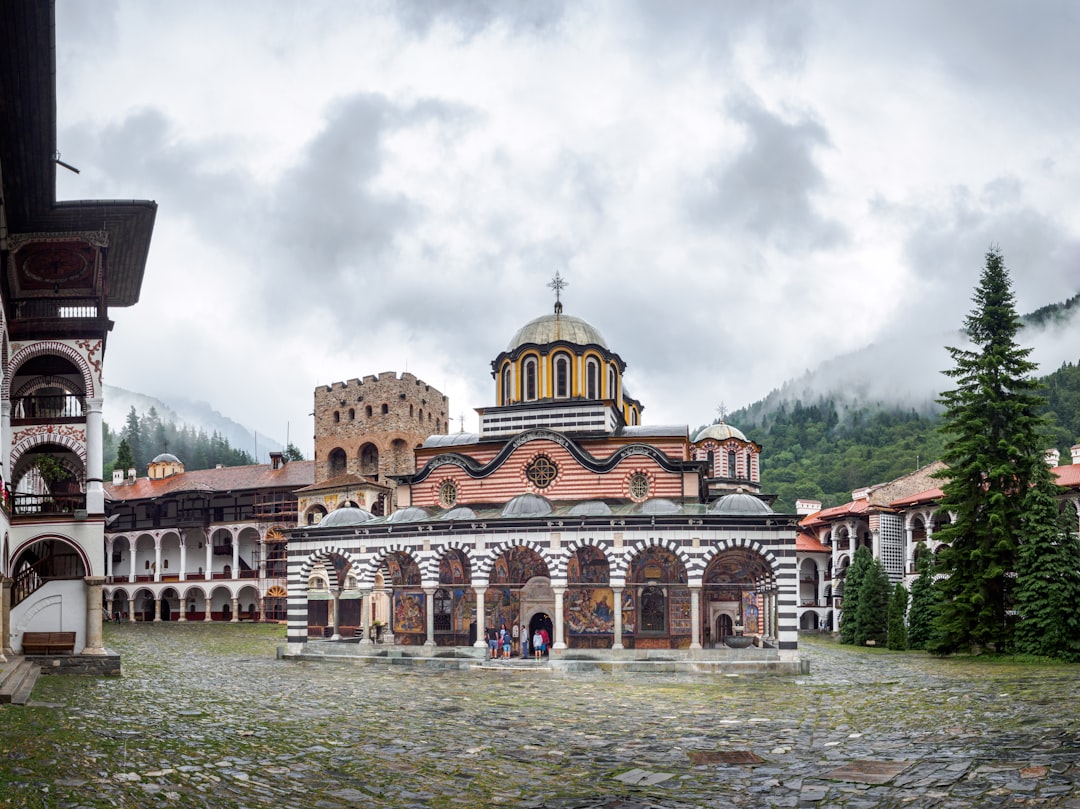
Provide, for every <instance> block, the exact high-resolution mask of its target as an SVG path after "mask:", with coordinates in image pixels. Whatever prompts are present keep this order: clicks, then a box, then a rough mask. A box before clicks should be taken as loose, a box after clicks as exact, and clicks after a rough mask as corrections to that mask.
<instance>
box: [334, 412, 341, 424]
mask: <svg viewBox="0 0 1080 809" xmlns="http://www.w3.org/2000/svg"><path fill="white" fill-rule="evenodd" d="M340 421H341V414H340V413H339V412H337V411H336V410H335V411H334V424H338V423H339V422H340Z"/></svg>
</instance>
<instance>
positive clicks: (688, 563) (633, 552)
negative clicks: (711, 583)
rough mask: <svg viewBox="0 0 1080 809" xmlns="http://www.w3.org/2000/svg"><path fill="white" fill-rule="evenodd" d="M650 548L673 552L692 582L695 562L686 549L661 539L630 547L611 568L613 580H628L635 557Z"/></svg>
mask: <svg viewBox="0 0 1080 809" xmlns="http://www.w3.org/2000/svg"><path fill="white" fill-rule="evenodd" d="M649 548H663V549H664V550H668V551H671V552H672V553H673V554H675V556H676V557H678V559H679V561H680V562H682V563H683V567H684V568H686V581H687V582H688V583H689V581H690V573H691V571H692V570H693V569H694V561H693V559H692V557H691V556H690V554H689V553H687V552H686V549H685V548H683V547H682V546H681V545H679V543H678V542H676V541H675V540H673V539H661V538H660V537H649V538H648V539H642V540H639V541H637V542H635V543H634V544H633V545H630V546H629V547H628V548H627V549H626V550H625V551H624V552H623V555H622V556H621V557H619V558H618V559H616V560H615V565H613V566H612V568H611V578H612V579H615V578H619V579H624V580H625V579H626V577H627V574H629V572H630V563H631V562H632V561H633V560H634V557H635V556H638V555H640V554H642V553H644V552H645V551H646V550H647V549H649Z"/></svg>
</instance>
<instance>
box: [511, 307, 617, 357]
mask: <svg viewBox="0 0 1080 809" xmlns="http://www.w3.org/2000/svg"><path fill="white" fill-rule="evenodd" d="M559 340H564V341H566V342H568V343H573V344H574V345H582V346H583V345H598V346H600V348H607V347H608V346H607V342H606V341H605V340H604V336H603V335H602V334H600V331H599V330H598V329H597V328H596V327H595V326H593V325H592V324H591V323H587V322H586V321H584V320H582V319H581V318H580V317H574V316H573V315H563V314H553V315H541V316H540V317H538V318H536V319H535V320H530V321H529V322H528V323H526V324H525V325H524V326H522V327H521V328H520V329H518V331H517V334H515V335H514V336H513V337H512V338H511V339H510V345H508V346H507V347H506V350H507V351H513V350H514V349H515V348H517V347H519V346H523V345H526V344H529V343H534V344H536V345H547V344H548V343H554V342H557V341H559Z"/></svg>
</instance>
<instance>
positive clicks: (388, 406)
mask: <svg viewBox="0 0 1080 809" xmlns="http://www.w3.org/2000/svg"><path fill="white" fill-rule="evenodd" d="M389 412H390V405H388V404H384V405H383V406H382V414H383V415H384V416H385V415H386V414H387V413H389Z"/></svg>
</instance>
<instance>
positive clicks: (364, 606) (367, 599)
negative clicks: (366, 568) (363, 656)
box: [360, 590, 375, 645]
mask: <svg viewBox="0 0 1080 809" xmlns="http://www.w3.org/2000/svg"><path fill="white" fill-rule="evenodd" d="M360 627H361V629H363V631H364V636H363V638H361V640H360V643H362V644H365V645H366V644H369V643H374V642H375V641H374V640H373V639H372V637H371V591H370V590H361V591H360Z"/></svg>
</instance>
